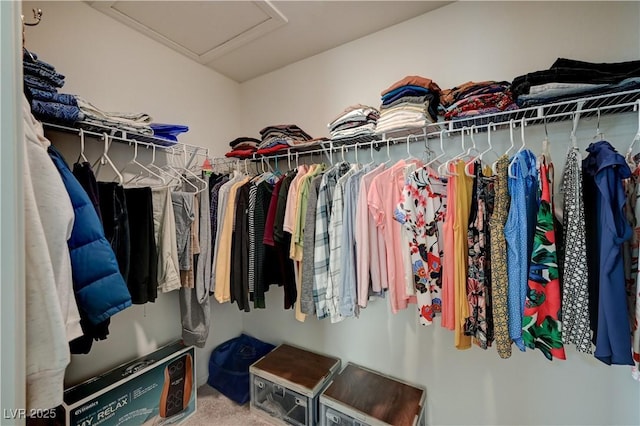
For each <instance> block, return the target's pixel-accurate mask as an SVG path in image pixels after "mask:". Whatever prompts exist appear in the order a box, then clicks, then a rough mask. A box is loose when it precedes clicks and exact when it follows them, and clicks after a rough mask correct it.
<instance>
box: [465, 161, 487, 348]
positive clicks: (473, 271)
mask: <svg viewBox="0 0 640 426" xmlns="http://www.w3.org/2000/svg"><path fill="white" fill-rule="evenodd" d="M474 168H475V176H474V182H473V198H472V201H471V214H470V215H469V229H468V232H467V238H468V244H469V258H468V264H469V268H468V270H467V300H468V302H469V316H468V317H467V318H466V319H465V324H464V333H465V334H466V335H467V336H471V337H472V340H473V341H474V342H475V343H476V344H477V345H478V346H480V347H481V348H482V349H487V348H488V347H489V346H491V342H492V341H493V312H492V310H491V267H490V265H491V262H490V258H491V243H490V233H489V220H490V218H491V214H492V213H493V207H494V197H495V194H494V189H493V181H494V178H493V177H492V176H488V174H489V173H490V172H491V169H488V170H485V173H484V174H483V172H482V170H481V169H482V168H481V166H480V163H476V164H475V167H474Z"/></svg>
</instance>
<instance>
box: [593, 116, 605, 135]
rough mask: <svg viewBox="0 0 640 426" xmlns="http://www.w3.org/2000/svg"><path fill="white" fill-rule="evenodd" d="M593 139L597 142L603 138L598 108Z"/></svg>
mask: <svg viewBox="0 0 640 426" xmlns="http://www.w3.org/2000/svg"><path fill="white" fill-rule="evenodd" d="M593 140H594V141H596V142H598V141H602V140H604V133H602V131H601V130H600V108H598V121H597V123H596V134H595V136H594V137H593Z"/></svg>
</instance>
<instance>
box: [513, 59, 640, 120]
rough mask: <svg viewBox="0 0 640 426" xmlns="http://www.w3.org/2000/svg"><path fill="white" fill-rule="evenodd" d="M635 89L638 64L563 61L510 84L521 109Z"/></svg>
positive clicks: (639, 77) (639, 75) (639, 85)
mask: <svg viewBox="0 0 640 426" xmlns="http://www.w3.org/2000/svg"><path fill="white" fill-rule="evenodd" d="M638 88H640V61H629V62H613V63H592V62H584V61H577V60H573V59H565V58H558V59H556V61H555V62H554V63H553V65H551V68H549V69H548V70H543V71H536V72H532V73H529V74H525V75H521V76H519V77H516V78H515V79H514V80H513V82H512V83H511V90H512V92H513V96H514V98H515V100H516V103H517V104H518V105H519V106H520V107H523V108H524V107H533V106H538V105H543V104H549V103H554V102H561V101H569V100H573V99H577V98H581V97H584V96H595V95H601V94H609V93H616V92H623V91H626V90H633V89H638Z"/></svg>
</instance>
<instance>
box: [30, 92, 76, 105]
mask: <svg viewBox="0 0 640 426" xmlns="http://www.w3.org/2000/svg"><path fill="white" fill-rule="evenodd" d="M28 90H29V93H31V97H32V98H33V99H37V100H39V101H45V102H57V103H59V104H65V105H72V106H78V101H77V100H76V97H75V96H74V95H69V94H67V93H56V92H49V91H47V90H40V89H36V88H33V87H29V88H28Z"/></svg>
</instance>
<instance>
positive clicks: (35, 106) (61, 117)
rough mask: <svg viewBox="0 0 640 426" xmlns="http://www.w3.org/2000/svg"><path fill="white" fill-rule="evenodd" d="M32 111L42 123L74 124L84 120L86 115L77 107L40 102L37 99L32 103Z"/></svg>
mask: <svg viewBox="0 0 640 426" xmlns="http://www.w3.org/2000/svg"><path fill="white" fill-rule="evenodd" d="M31 111H32V112H33V115H34V116H35V117H36V118H38V119H40V120H42V121H53V122H56V123H64V124H73V123H75V122H76V121H79V120H82V119H83V118H84V114H83V113H82V112H81V111H80V108H78V107H77V106H73V105H65V104H61V103H57V102H45V101H39V100H37V99H34V100H32V101H31Z"/></svg>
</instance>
